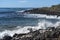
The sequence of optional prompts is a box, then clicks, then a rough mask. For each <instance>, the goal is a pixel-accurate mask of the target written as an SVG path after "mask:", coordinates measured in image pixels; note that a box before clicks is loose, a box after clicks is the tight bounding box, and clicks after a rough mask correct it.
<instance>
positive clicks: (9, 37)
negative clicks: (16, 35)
mask: <svg viewBox="0 0 60 40" xmlns="http://www.w3.org/2000/svg"><path fill="white" fill-rule="evenodd" d="M11 39H12V37H11V36H8V35H6V36H4V37H3V40H11Z"/></svg>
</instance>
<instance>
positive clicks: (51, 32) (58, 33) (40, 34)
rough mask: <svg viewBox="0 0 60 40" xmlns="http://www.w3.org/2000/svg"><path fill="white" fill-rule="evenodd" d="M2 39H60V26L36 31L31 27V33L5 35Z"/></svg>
mask: <svg viewBox="0 0 60 40" xmlns="http://www.w3.org/2000/svg"><path fill="white" fill-rule="evenodd" d="M0 40H60V28H58V27H57V28H55V27H48V28H47V29H39V30H36V31H33V30H32V29H30V32H29V33H23V34H14V35H13V37H11V36H4V37H3V39H0Z"/></svg>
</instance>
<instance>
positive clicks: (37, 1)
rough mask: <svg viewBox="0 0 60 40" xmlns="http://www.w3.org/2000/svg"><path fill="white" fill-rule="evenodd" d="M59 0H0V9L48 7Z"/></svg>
mask: <svg viewBox="0 0 60 40" xmlns="http://www.w3.org/2000/svg"><path fill="white" fill-rule="evenodd" d="M57 4H60V0H0V7H49V6H52V5H57Z"/></svg>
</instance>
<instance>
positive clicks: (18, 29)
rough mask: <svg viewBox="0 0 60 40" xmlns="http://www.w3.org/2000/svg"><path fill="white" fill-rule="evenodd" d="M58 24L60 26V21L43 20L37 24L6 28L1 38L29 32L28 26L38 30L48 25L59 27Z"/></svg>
mask: <svg viewBox="0 0 60 40" xmlns="http://www.w3.org/2000/svg"><path fill="white" fill-rule="evenodd" d="M39 21H40V20H39ZM57 26H60V21H58V22H56V23H54V24H53V23H52V22H49V21H45V20H43V21H42V22H41V21H40V22H39V23H38V25H37V26H25V27H20V26H17V27H16V29H15V30H4V31H2V32H0V38H3V37H4V35H10V36H13V35H14V34H15V33H17V34H19V33H28V32H29V30H28V28H32V29H33V30H38V29H45V28H46V27H57Z"/></svg>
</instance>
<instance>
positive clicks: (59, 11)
mask: <svg viewBox="0 0 60 40" xmlns="http://www.w3.org/2000/svg"><path fill="white" fill-rule="evenodd" d="M24 12H27V13H33V14H46V15H57V16H60V4H59V5H52V6H51V7H42V8H33V9H31V10H26V11H24Z"/></svg>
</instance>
